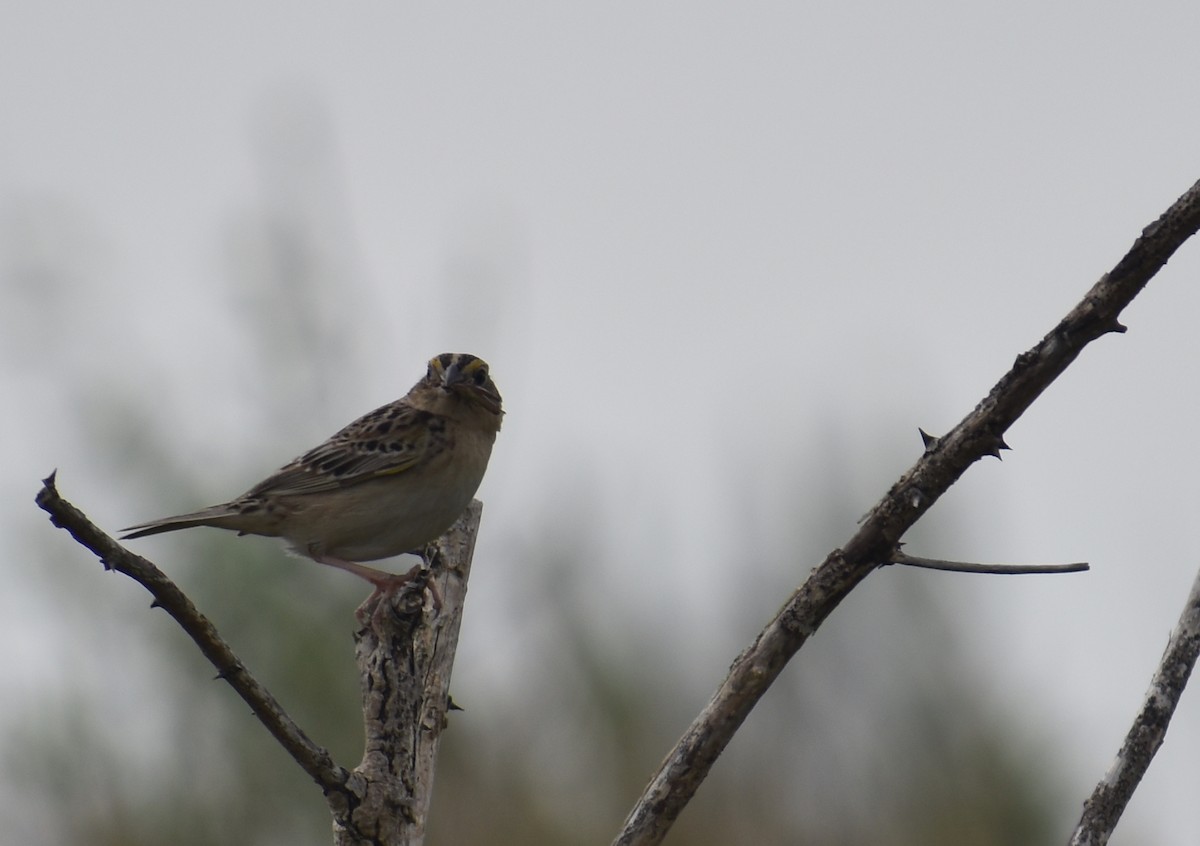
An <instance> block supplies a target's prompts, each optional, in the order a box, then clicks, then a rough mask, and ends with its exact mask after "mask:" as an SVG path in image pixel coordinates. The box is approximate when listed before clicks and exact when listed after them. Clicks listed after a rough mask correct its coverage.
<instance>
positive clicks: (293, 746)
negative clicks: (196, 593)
mask: <svg viewBox="0 0 1200 846" xmlns="http://www.w3.org/2000/svg"><path fill="white" fill-rule="evenodd" d="M56 474H57V471H55V472H54V473H51V474H50V475H49V476H48V477H47V478H45V479H43V480H42V489H41V490H40V491H39V492H38V495H37V500H36V501H37V504H38V506H39V507H40V508H42V510H44V511H45V512H47V513H48V514H49V515H50V520H51V522H52V523H54V525H55V526H58V527H60V528H63V529H66V530H67V531H68V532H70V533H71V536H72V537H73V538H75V540H77V541H78V542H79V543H80V544H82V545H83V546H85V547H87V548H88V549H90V550H91V551H92V552H94V553H95V554H96V556H97V557H98V558H99V559H100V563H101V564H103V565H104V569H106V570H116V571H117V572H118V573H124V574H125V575H126V576H129V577H130V578H131V579H133V580H134V581H136V582H137V583H138V584H140V585H141V586H142V587H144V588H145V589H146V590H148V591H150V595H151V596H153V597H154V602H153V605H154V606H156V607H158V608H162V609H163V610H164V611H166V612H167V613H168V614H170V615H171V616H172V617H173V618H174V619H175V622H177V623H179V625H180V627H181V628H182V629H183V630H184V631H185V632H187V634H188V636H189V637H190V638H191V639H192V640H193V641H195V643H196V646H198V647H199V648H200V651H201V652H203V653H204V657H205V658H207V659H208V660H209V661H210V662H211V663H212V665H213V666H214V667H216V668H217V677H218V678H222V679H224V680H225V681H226V682H228V683H229V686H230V687H232V688H233V689H234V690H235V691H236V692H237V694H238V696H240V697H242V699H243V700H245V702H246V704H247V705H249V706H250V710H251V711H253V712H254V715H255V716H256V717H258V719H259V721H260V722H261V723H262V724H263V725H264V726H266V728H267V731H269V732H270V733H271V734H272V735H273V736H274V737H275V739H276V740H278V741H279V743H280V744H281V745H282V746H283V748H284V749H286V750H287V752H288V754H289V755H291V756H292V757H293V758H294V759H295V760H296V763H298V764H299V765H300V766H301V767H302V768H303V769H304V771H305V772H306V773H308V774H309V775H310V776H311V777H312V779H313V780H314V781H315V782H316V783H317V784H318V785H320V787H321V789H322V790H324V791H325V793H326V794H329V793H331V792H336V791H342V790H344V789H345V785H346V780H347V778H348V777H349V773H348V772H347V771H346V770H345V769H343V768H342V767H339V766H338V765H337V764H335V763H334V762H333V759H332V758H331V757H330V755H329V753H328V752H327V751H325V749H323V748H322V747H320V746H318V745H317V744H315V743H313V742H312V740H310V739H309V738H308V736H307V735H306V734H305V733H304V732H303V731H302V730H301V728H300V727H299V726H298V725H296V723H295V722H294V721H293V720H292V718H291V717H289V716H288V715H287V713H286V712H285V711H284V710H283V707H282V706H281V705H280V704H279V703H278V702H277V701H276V700H275V697H273V696H272V695H271V693H270V692H269V691H268V690H267V689H266V688H265V687H264V686H263V685H262V684H261V683H260V682H259V681H258V680H257V679H256V678H254V676H252V675H251V674H250V671H249V670H247V669H246V667H245V665H243V664H242V662H241V660H240V659H239V658H238V657H237V656H236V655H235V654H234V653H233V650H232V649H230V647H229V644H227V643H226V642H225V641H224V640H223V639H222V638H221V636H220V635H219V634H217V630H216V628H215V627H214V626H213V624H212V623H210V622H209V620H208V618H207V617H205V616H204V615H203V614H201V613H200V612H199V611H198V610H196V606H195V605H193V604H192V601H191V600H190V599H188V598H187V596H186V595H185V594H184V593H183V591H181V590H180V589H179V588H178V587H177V586H176V585H175V583H174V582H172V581H171V580H170V579H169V578H167V576H166V575H165V574H164V573H163V572H162V571H161V570H159V569H158V568H157V567H155V566H154V565H153V564H152V563H150V562H149V561H147V560H146V559H145V558H142V557H141V556H140V555H135V554H134V553H132V552H130V551H129V550H127V549H125V548H124V547H123V546H121V545H120V544H118V543H117V542H116V541H115V540H113V539H112V538H111V537H110V536H109V535H107V534H105V533H104V532H102V531H101V530H100V529H99V528H97V526H96V525H95V524H94V523H93V522H92V521H91V520H89V519H88V518H87V516H86V515H85V514H84V513H83V512H82V511H80V510H79V509H78V508H76V507H75V506H74V505H72V504H71V503H69V502H68V501H67V500H65V499H63V498H62V497H61V496H60V495H59V493H58V488H57V487H56V486H55V475H56Z"/></svg>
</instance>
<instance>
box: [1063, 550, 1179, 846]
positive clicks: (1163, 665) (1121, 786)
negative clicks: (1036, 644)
mask: <svg viewBox="0 0 1200 846" xmlns="http://www.w3.org/2000/svg"><path fill="white" fill-rule="evenodd" d="M1198 655H1200V573H1198V574H1197V575H1196V579H1195V581H1193V582H1192V590H1191V592H1190V593H1189V594H1188V598H1187V602H1186V603H1185V605H1184V607H1183V613H1182V614H1180V615H1179V622H1178V623H1177V624H1176V625H1175V630H1174V631H1172V632H1171V637H1170V639H1169V640H1168V641H1167V649H1166V651H1165V652H1163V656H1162V660H1161V661H1159V662H1158V667H1157V669H1155V671H1154V677H1153V678H1152V679H1151V680H1150V688H1149V689H1148V690H1147V691H1146V698H1145V700H1144V701H1143V702H1142V708H1141V710H1140V711H1139V712H1138V715H1137V717H1136V718H1135V719H1134V721H1133V726H1132V727H1131V728H1130V729H1129V733H1128V734H1126V735H1125V742H1124V743H1122V744H1121V751H1120V752H1118V753H1117V760H1116V761H1114V762H1113V765H1112V767H1111V768H1109V771H1108V773H1107V774H1105V776H1104V778H1103V779H1102V780H1101V781H1100V783H1099V784H1098V785H1096V789H1095V790H1094V791H1093V792H1092V795H1091V796H1090V797H1088V800H1087V801H1086V802H1084V803H1083V816H1082V817H1080V820H1079V825H1078V826H1077V827H1076V828H1075V831H1074V832H1073V833H1072V835H1071V841H1070V844H1071V846H1104V844H1105V843H1107V842H1108V838H1109V837H1110V836H1111V835H1112V833H1113V829H1115V828H1116V827H1117V821H1118V820H1120V819H1121V814H1122V813H1123V812H1124V811H1125V806H1126V805H1127V804H1129V799H1130V798H1131V797H1132V796H1133V791H1134V790H1135V789H1137V786H1138V784H1139V783H1140V782H1141V780H1142V777H1143V776H1144V775H1145V774H1146V770H1147V769H1149V767H1150V762H1151V761H1152V760H1154V754H1155V753H1156V752H1157V751H1158V748H1159V747H1160V746H1162V743H1163V738H1164V737H1166V734H1167V726H1168V725H1169V724H1170V722H1171V717H1172V716H1173V715H1174V713H1175V708H1176V706H1178V705H1179V697H1180V696H1181V695H1182V694H1183V689H1184V687H1186V686H1187V682H1188V677H1189V676H1190V675H1191V674H1192V668H1194V667H1195V666H1196V658H1197V656H1198Z"/></svg>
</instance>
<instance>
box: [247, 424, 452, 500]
mask: <svg viewBox="0 0 1200 846" xmlns="http://www.w3.org/2000/svg"><path fill="white" fill-rule="evenodd" d="M446 446H447V434H446V421H445V420H444V419H443V418H441V417H439V416H438V415H436V414H432V413H430V412H428V411H423V410H421V409H418V408H414V407H413V406H411V405H409V404H408V403H405V402H403V401H399V402H394V403H391V404H390V405H385V406H383V407H381V408H377V409H375V410H374V411H372V412H371V413H369V414H366V415H364V416H362V417H360V418H359V419H357V420H355V421H354V422H353V423H351V424H350V425H349V426H347V427H346V428H344V429H342V430H341V431H340V432H338V433H337V434H336V435H334V436H333V437H332V438H330V439H329V440H327V441H326V442H325V443H323V444H321V445H320V446H318V447H315V448H313V449H311V450H309V451H308V452H306V453H305V454H304V455H302V456H300V457H299V458H297V459H296V460H295V461H293V462H292V463H291V464H288V465H287V466H286V467H284V468H282V469H281V470H280V471H279V472H278V473H276V474H275V475H273V476H270V477H269V478H267V479H264V480H263V481H261V482H259V483H258V484H257V485H255V486H254V487H253V488H251V489H250V490H249V491H247V492H246V493H245V494H244V495H243V497H241V498H258V497H261V496H264V495H269V496H290V495H294V494H312V493H321V492H323V491H330V490H336V489H338V488H344V487H347V486H349V485H355V484H358V483H360V482H365V481H367V480H369V479H377V478H379V477H380V476H389V475H392V474H395V473H403V472H404V471H406V470H411V469H412V468H413V467H417V466H419V465H421V464H424V463H426V462H427V461H429V460H430V459H432V458H433V457H434V456H435V455H437V454H438V453H440V452H442V451H443V450H444V449H445V448H446Z"/></svg>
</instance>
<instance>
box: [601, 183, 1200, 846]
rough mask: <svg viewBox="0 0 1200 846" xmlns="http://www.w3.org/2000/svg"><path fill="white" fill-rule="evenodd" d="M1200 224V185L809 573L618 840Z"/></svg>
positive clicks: (669, 800) (660, 808)
mask: <svg viewBox="0 0 1200 846" xmlns="http://www.w3.org/2000/svg"><path fill="white" fill-rule="evenodd" d="M1198 228H1200V182H1198V183H1196V184H1195V185H1193V186H1192V187H1191V188H1190V189H1188V191H1187V192H1186V193H1185V194H1184V195H1183V196H1182V197H1180V199H1179V200H1177V201H1176V202H1175V203H1174V204H1173V205H1172V206H1171V208H1169V209H1168V210H1167V211H1166V213H1165V214H1163V216H1162V217H1160V218H1159V219H1158V220H1157V221H1155V222H1154V223H1152V224H1151V225H1150V226H1148V227H1146V229H1145V230H1143V232H1142V235H1141V237H1139V238H1138V239H1137V241H1136V242H1135V243H1134V245H1133V247H1132V248H1131V249H1130V250H1129V252H1128V253H1127V254H1126V255H1125V257H1124V258H1122V259H1121V261H1120V262H1119V263H1118V264H1117V266H1116V267H1115V268H1113V270H1112V271H1111V272H1109V273H1107V274H1105V275H1104V276H1103V277H1102V278H1101V279H1100V281H1099V282H1097V283H1096V284H1095V285H1094V286H1092V288H1091V290H1090V291H1088V292H1087V294H1086V295H1085V296H1084V298H1083V300H1082V301H1081V302H1080V303H1079V304H1078V305H1076V306H1075V308H1073V309H1072V310H1071V312H1070V313H1069V314H1068V315H1067V316H1066V317H1065V318H1063V320H1062V321H1061V322H1060V323H1059V324H1058V325H1057V326H1055V327H1054V328H1053V329H1052V330H1051V331H1050V333H1049V334H1047V335H1046V336H1045V337H1044V338H1043V339H1042V340H1041V341H1040V342H1039V343H1038V344H1037V345H1036V346H1034V347H1033V348H1032V349H1030V350H1029V351H1028V352H1025V353H1022V354H1021V355H1019V356H1017V359H1016V361H1015V362H1014V363H1013V366H1012V369H1010V370H1009V372H1008V373H1006V374H1005V375H1004V376H1003V377H1002V378H1001V379H1000V381H999V382H998V383H997V384H996V386H995V387H994V388H992V390H991V392H990V393H989V394H988V395H987V396H986V397H984V398H983V400H982V401H980V403H979V405H978V406H976V407H975V409H974V410H973V411H972V412H971V413H970V414H968V415H967V416H966V417H965V418H963V420H962V421H961V422H960V423H959V424H958V425H957V426H955V427H954V428H953V429H952V430H951V431H950V432H948V433H947V434H946V435H944V436H943V437H941V438H937V439H932V438H930V439H929V442H928V444H927V446H926V450H925V453H924V454H923V455H922V456H921V458H920V459H919V460H918V461H917V463H916V464H914V465H913V467H912V468H911V469H909V470H908V472H906V473H905V474H904V475H903V476H901V477H900V480H899V481H897V482H896V484H895V485H893V486H892V488H891V490H890V491H888V493H887V494H886V495H885V496H884V497H883V499H881V500H880V501H879V502H878V503H877V504H876V505H875V507H874V508H872V509H871V511H870V512H869V513H868V514H867V516H866V518H865V519H864V520H863V522H862V524H861V526H860V527H859V529H858V531H857V532H856V533H855V534H854V536H853V537H852V538H850V540H849V541H848V542H847V543H846V545H845V547H843V548H842V549H837V550H834V551H833V552H831V553H830V554H829V556H828V557H827V558H826V559H825V560H824V561H823V562H822V563H821V564H820V565H819V566H818V567H817V568H816V569H815V570H813V571H812V573H811V574H810V575H809V577H808V578H807V579H806V580H805V581H804V583H803V584H802V585H801V586H800V587H799V588H798V589H797V590H796V591H795V593H793V594H792V596H791V597H790V598H789V599H788V600H787V602H786V603H785V604H784V606H783V608H782V609H780V611H779V613H778V614H777V615H776V616H775V618H774V619H773V620H771V621H770V622H769V623H768V624H767V626H766V628H764V629H763V630H762V632H761V633H759V635H758V637H757V638H756V639H755V641H754V643H753V644H752V645H751V646H750V647H749V648H747V649H746V650H745V651H744V652H743V653H742V654H741V655H739V656H738V657H737V659H736V660H735V661H734V662H733V665H732V666H731V667H730V670H729V675H728V676H727V677H726V678H725V681H724V682H722V684H721V686H720V688H718V689H717V691H716V693H715V694H713V697H712V699H711V700H710V701H709V702H708V704H707V705H706V706H705V707H704V709H703V710H702V711H701V712H700V714H699V716H697V717H696V719H695V720H694V721H693V722H692V724H691V725H690V726H689V727H688V728H687V730H686V731H685V732H684V735H683V737H682V738H681V739H680V740H679V742H678V743H677V744H676V745H675V748H674V749H672V750H671V752H670V753H669V754H668V755H667V757H666V759H665V760H664V761H663V763H662V764H661V765H660V767H659V769H658V771H657V772H656V773H655V774H654V776H653V778H652V779H651V780H650V783H649V784H648V785H647V786H646V788H645V790H644V791H643V793H642V795H641V797H640V798H639V799H638V801H637V803H636V804H635V805H634V807H633V809H632V810H631V811H630V813H629V817H628V818H627V819H626V821H625V825H624V827H623V828H622V830H621V832H620V833H619V834H618V836H617V838H616V840H615V841H614V843H615V844H619V846H634V844H637V846H652V844H657V843H661V842H662V839H663V838H664V837H665V836H666V833H667V831H668V830H669V829H670V827H671V825H672V824H673V823H674V822H675V819H676V818H677V817H678V816H679V813H680V812H681V811H682V810H683V808H684V806H685V805H686V804H687V803H688V801H689V800H690V799H691V797H692V796H693V795H694V794H695V792H696V789H697V788H698V787H699V786H700V784H701V782H703V781H704V778H705V777H706V776H707V775H708V771H709V769H710V768H711V767H712V764H713V762H714V761H716V759H717V757H718V756H719V755H720V754H721V752H722V750H724V748H725V746H726V745H727V744H728V743H729V741H730V739H731V738H732V737H733V735H734V733H735V732H736V731H737V729H738V727H739V726H740V725H741V724H742V721H743V720H745V718H746V716H747V715H748V714H749V713H750V710H751V709H752V708H753V707H754V705H755V704H756V703H757V702H758V700H759V699H760V698H761V697H762V695H763V694H764V693H765V692H766V691H767V689H768V688H769V687H770V686H771V684H772V683H773V682H774V681H775V679H776V678H777V677H778V675H779V673H780V672H781V671H782V670H783V668H784V666H785V665H786V664H787V662H788V660H789V659H790V658H791V657H792V656H793V655H794V654H795V653H796V652H797V651H798V650H799V649H800V647H802V646H803V645H804V643H805V642H806V641H807V640H808V637H809V635H811V634H812V633H813V632H815V631H816V630H817V627H818V626H820V625H821V623H822V622H823V621H824V620H825V618H826V617H828V616H829V614H830V613H831V612H832V611H833V609H834V608H836V607H837V606H838V604H839V603H840V602H841V601H842V600H843V599H844V598H845V597H846V595H847V594H849V593H850V591H851V590H853V589H854V588H855V586H857V585H858V583H859V582H861V581H862V580H863V579H865V578H866V577H867V576H868V575H869V574H870V573H871V571H872V570H874V569H875V568H876V567H878V566H879V565H880V563H881V562H885V561H887V560H888V558H889V556H890V555H891V554H892V552H893V551H894V550H895V549H896V545H897V544H898V543H899V542H900V540H901V538H902V537H903V536H904V533H905V532H907V531H908V529H909V528H910V527H912V525H913V524H914V523H915V522H916V521H917V520H918V519H920V517H921V516H922V515H923V514H924V513H925V512H926V511H928V510H929V508H930V507H931V506H932V505H933V504H934V503H935V502H936V501H937V500H938V498H939V497H941V495H942V494H944V493H945V492H946V491H947V490H948V489H949V487H950V486H951V485H952V484H954V482H956V481H957V480H958V478H959V477H960V476H961V475H962V474H963V473H964V472H965V471H966V469H967V468H968V467H970V466H971V465H972V464H973V463H975V462H976V461H978V460H979V459H980V458H982V457H983V456H986V455H998V454H999V452H1000V450H1001V449H1003V448H1005V446H1006V444H1005V443H1004V437H1003V436H1004V433H1005V432H1006V431H1007V430H1008V428H1009V427H1010V426H1011V425H1012V424H1013V423H1014V422H1015V421H1016V420H1017V419H1018V418H1019V417H1020V416H1021V415H1022V414H1023V413H1024V412H1025V410H1026V409H1028V408H1029V406H1030V405H1031V404H1032V403H1033V402H1034V400H1036V399H1037V398H1038V396H1040V395H1041V393H1042V391H1044V390H1045V389H1046V388H1047V387H1048V386H1049V385H1050V384H1051V383H1052V382H1053V381H1054V380H1055V379H1056V378H1058V376H1059V375H1060V374H1062V372H1063V371H1064V370H1066V368H1067V367H1068V366H1069V365H1070V364H1071V362H1073V361H1074V360H1075V358H1076V357H1077V356H1078V355H1079V353H1080V352H1081V351H1082V350H1083V348H1084V347H1085V346H1087V345H1088V344H1089V343H1091V342H1092V341H1094V340H1096V339H1097V338H1099V337H1101V336H1102V335H1105V334H1107V333H1109V332H1123V331H1125V327H1124V326H1122V325H1121V323H1120V321H1119V320H1118V318H1119V317H1120V315H1121V311H1122V310H1123V309H1124V308H1125V307H1126V306H1127V305H1128V304H1129V303H1130V302H1131V301H1132V300H1133V298H1134V297H1135V296H1137V294H1138V293H1139V292H1140V291H1141V290H1142V288H1144V287H1145V285H1146V283H1147V282H1148V281H1149V280H1150V278H1151V277H1153V276H1154V274H1155V273H1157V272H1158V270H1159V269H1160V268H1161V267H1162V266H1163V265H1164V264H1165V263H1166V262H1167V260H1168V259H1169V258H1170V257H1171V256H1172V255H1173V254H1174V252H1175V251H1176V250H1177V249H1178V248H1179V246H1180V245H1181V244H1183V243H1184V241H1186V240H1187V239H1188V238H1190V237H1191V236H1192V235H1193V234H1194V233H1195V232H1196V230H1197V229H1198Z"/></svg>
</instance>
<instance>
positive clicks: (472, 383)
mask: <svg viewBox="0 0 1200 846" xmlns="http://www.w3.org/2000/svg"><path fill="white" fill-rule="evenodd" d="M424 382H425V384H426V386H428V387H429V388H433V389H435V390H439V391H442V392H445V393H447V394H453V395H454V396H457V397H460V398H461V399H463V400H465V401H467V402H468V403H471V404H473V405H477V406H479V407H480V408H483V409H486V410H487V411H489V412H491V413H492V414H495V415H496V416H497V417H499V416H501V415H503V414H504V411H503V408H502V402H501V399H500V391H498V390H497V389H496V383H495V382H493V381H492V377H491V373H490V372H489V370H488V365H487V362H486V361H484V360H483V359H482V358H479V357H478V356H474V355H471V354H470V353H442V354H441V355H438V356H434V357H433V358H431V359H429V370H428V372H426V374H425V379H424Z"/></svg>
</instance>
